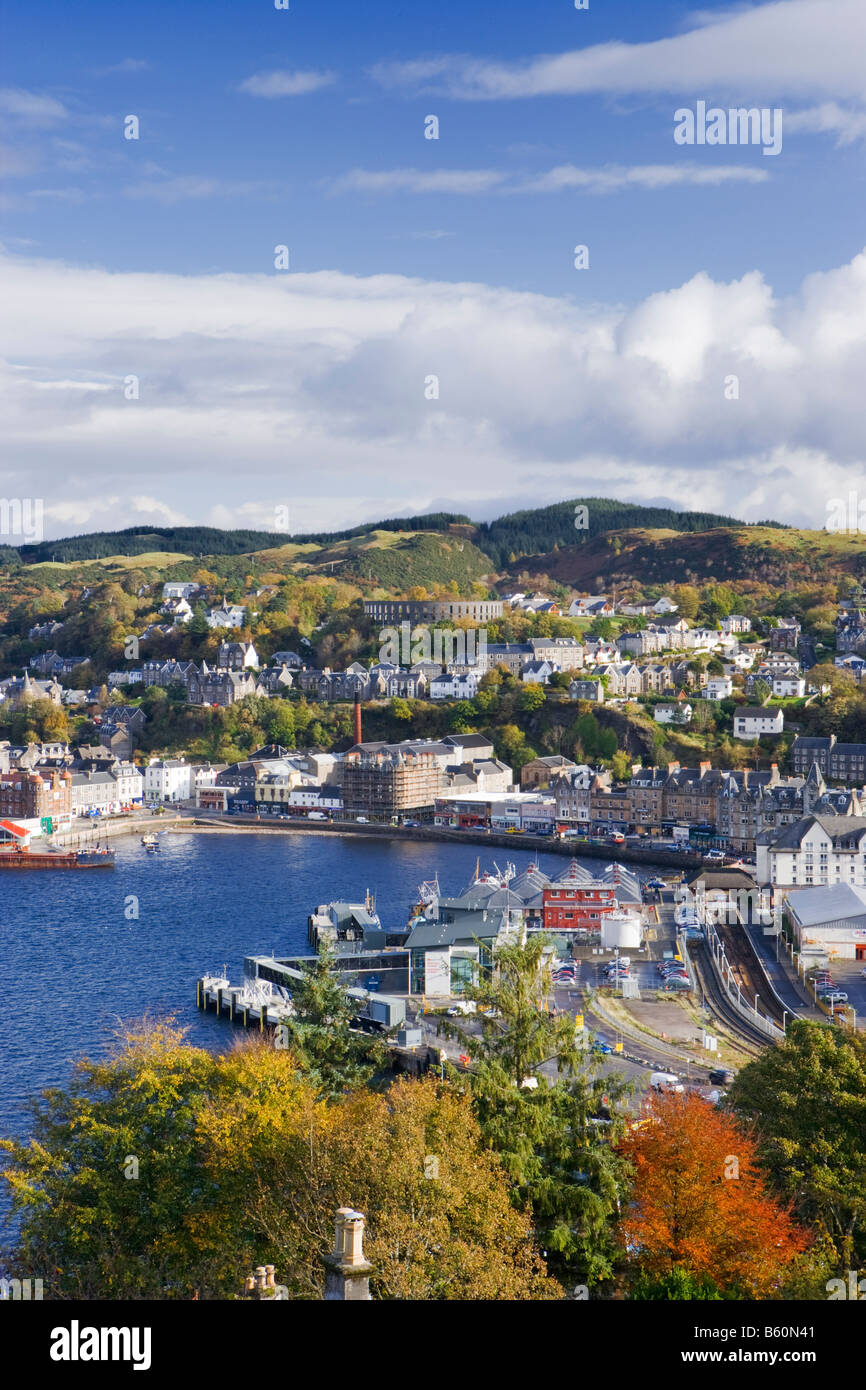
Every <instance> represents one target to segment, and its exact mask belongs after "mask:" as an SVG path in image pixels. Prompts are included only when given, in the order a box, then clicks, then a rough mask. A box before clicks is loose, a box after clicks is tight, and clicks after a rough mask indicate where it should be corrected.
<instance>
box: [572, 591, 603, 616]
mask: <svg viewBox="0 0 866 1390" xmlns="http://www.w3.org/2000/svg"><path fill="white" fill-rule="evenodd" d="M568 615H569V617H570V618H611V617H613V604H612V603H611V601H610V599H609V598H608V597H607V595H606V594H581V596H580V597H579V598H576V599H573V600H572V602H571V606H570V607H569V610H568Z"/></svg>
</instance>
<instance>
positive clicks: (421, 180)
mask: <svg viewBox="0 0 866 1390" xmlns="http://www.w3.org/2000/svg"><path fill="white" fill-rule="evenodd" d="M768 177H769V175H768V173H767V171H766V170H765V169H750V168H748V167H746V166H742V167H741V166H739V165H733V164H719V165H716V166H713V165H698V164H685V163H683V164H639V165H635V166H632V167H631V168H627V167H626V168H624V167H622V166H620V165H616V164H608V165H605V166H604V167H603V168H599V169H579V168H577V166H576V165H574V164H560V165H558V166H557V168H555V169H550V170H548V171H547V172H546V173H544V174H535V175H532V176H530V177H524V176H521V175H518V174H510V173H507V172H506V171H504V170H501V169H433V170H424V169H379V170H374V169H352V170H351V171H350V172H349V173H348V174H343V175H342V176H341V177H340V178H338V179H335V181H334V183H333V184H332V185H331V187H332V190H333V191H334V192H335V193H440V194H441V193H458V194H475V193H493V192H500V193H559V192H561V191H562V190H563V189H568V188H579V189H581V190H582V191H583V192H586V193H614V192H616V191H617V190H618V189H621V188H645V189H657V188H671V187H673V186H675V185H679V186H682V185H688V184H694V185H709V186H717V185H719V184H723V183H763V182H764V181H765V180H766V179H767V178H768Z"/></svg>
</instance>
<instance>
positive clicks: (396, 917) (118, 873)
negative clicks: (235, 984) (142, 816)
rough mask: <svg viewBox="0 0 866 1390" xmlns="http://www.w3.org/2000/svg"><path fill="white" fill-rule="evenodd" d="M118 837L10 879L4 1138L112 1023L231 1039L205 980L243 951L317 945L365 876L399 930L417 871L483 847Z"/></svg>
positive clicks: (233, 973) (485, 858) (457, 865)
mask: <svg viewBox="0 0 866 1390" xmlns="http://www.w3.org/2000/svg"><path fill="white" fill-rule="evenodd" d="M115 843H116V845H117V863H116V867H115V868H114V870H107V871H106V872H105V873H82V874H75V873H70V874H41V873H28V874H4V875H3V876H2V877H0V964H2V989H0V1080H2V1084H0V1134H2V1135H6V1136H11V1135H23V1134H25V1133H26V1132H27V1131H28V1127H29V1111H28V1105H27V1101H28V1097H30V1096H34V1095H37V1094H38V1093H39V1092H40V1091H41V1090H42V1089H43V1088H45V1087H47V1086H56V1085H62V1084H64V1083H65V1082H66V1081H67V1080H68V1078H69V1075H70V1069H71V1062H72V1060H73V1059H74V1058H76V1057H78V1056H81V1055H82V1054H87V1055H89V1056H94V1057H95V1056H98V1055H99V1054H100V1053H101V1052H102V1051H103V1049H104V1048H105V1047H106V1045H107V1044H108V1043H109V1042H110V1039H111V1033H112V1030H113V1029H114V1028H115V1027H116V1026H117V1022H118V1020H121V1019H122V1020H130V1019H135V1018H140V1017H141V1016H142V1015H143V1014H145V1013H147V1014H150V1015H157V1016H159V1015H164V1014H167V1013H173V1014H175V1015H176V1016H177V1018H178V1019H179V1021H180V1022H181V1023H183V1024H184V1025H186V1026H188V1027H189V1030H190V1034H189V1036H190V1040H191V1041H194V1042H195V1043H197V1044H199V1045H201V1046H205V1047H211V1048H214V1049H222V1048H225V1047H226V1045H227V1044H228V1042H229V1029H228V1028H227V1026H226V1025H225V1024H222V1023H219V1022H218V1021H217V1020H216V1019H215V1018H214V1017H212V1016H206V1015H202V1014H201V1013H199V1012H197V1010H196V1008H195V981H196V979H197V978H198V977H199V976H200V975H201V974H203V973H204V972H205V971H222V970H223V967H224V966H225V968H226V973H227V974H228V975H229V977H230V978H231V979H232V980H236V981H237V980H240V977H241V974H242V968H243V958H244V956H245V955H253V954H272V953H278V954H306V953H308V952H309V949H310V948H309V945H308V943H307V929H306V925H307V916H308V914H309V912H310V911H311V910H312V909H313V908H315V907H316V905H317V904H318V903H321V902H328V901H331V900H332V899H336V898H340V897H344V898H348V899H350V900H355V901H357V900H362V899H363V896H364V892H365V890H366V889H368V888H369V889H370V890H371V891H372V892H373V893H374V894H375V895H376V905H377V909H378V911H379V914H380V916H381V918H382V922H383V925H384V926H386V927H389V926H393V927H397V926H400V925H402V924H404V923H405V921H406V915H407V912H408V909H409V907H410V905H411V904H412V903H413V902H414V901H415V900H416V891H417V887H418V885H419V884H420V883H422V882H423V881H424V880H427V879H430V878H433V877H434V876H435V875H436V874H437V873H438V875H439V881H440V884H441V886H442V890H443V892H449V893H456V892H459V891H460V890H461V889H463V888H464V887H466V886H467V884H468V883H469V881H470V880H471V878H472V877H473V874H474V870H475V864H476V860H477V859H478V857H479V850H478V847H477V846H474V845H465V846H464V845H453V844H451V845H445V844H437V843H435V842H432V843H428V842H423V843H412V842H409V841H392V840H385V839H382V840H379V839H369V838H366V837H363V838H362V837H360V836H351V835H349V836H345V837H343V836H341V837H339V838H337V837H335V836H333V835H326V834H322V835H317V834H314V833H310V832H299V833H297V834H291V833H288V834H261V835H258V834H248V833H243V832H238V833H225V834H194V833H189V832H187V833H179V834H163V835H161V836H160V848H159V850H158V851H157V852H155V853H154V852H148V851H147V850H146V849H145V848H144V846H142V845H141V843H140V841H139V839H138V838H137V837H135V838H133V837H130V838H128V839H120V840H117V841H116V842H115ZM494 859H495V860H496V862H497V863H498V864H499V865H500V867H504V865H505V862H506V860H508V859H510V860H511V862H513V863H514V864H515V865H516V866H517V868H518V869H521V868H525V867H526V865H527V864H529V863H531V862H537V863H538V864H539V865H540V867H541V868H543V869H545V870H546V871H548V872H550V873H552V874H559V873H561V872H562V870H563V868H564V867H565V864H566V862H567V861H565V860H563V858H562V857H561V856H559V855H550V854H548V855H545V854H533V853H530V852H528V851H520V850H518V849H516V848H515V849H514V850H510V849H509V851H505V850H496V849H493V850H491V851H489V852H488V853H487V854H485V853H484V852H483V851H482V852H481V867H482V869H484V868H492V867H493V861H494ZM585 862H586V864H587V867H589V868H591V869H594V870H598V869H599V868H601V867H602V864H601V863H600V861H598V860H592V861H585ZM135 911H137V913H138V916H137V917H135V916H134V915H133V913H134V912H135ZM0 1203H2V1205H3V1206H5V1201H4V1200H3V1195H2V1194H0Z"/></svg>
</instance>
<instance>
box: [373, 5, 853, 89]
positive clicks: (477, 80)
mask: <svg viewBox="0 0 866 1390" xmlns="http://www.w3.org/2000/svg"><path fill="white" fill-rule="evenodd" d="M864 50H866V6H864V5H863V0H771V2H770V3H768V4H762V5H754V6H749V7H747V8H738V9H734V10H732V11H723V12H722V13H717V14H715V15H713V14H711V13H710V14H707V13H704V14H702V15H700V16H698V18H697V21H695V20H694V19H693V27H692V28H690V29H688V30H687V31H686V32H685V33H681V34H677V35H674V36H673V37H671V38H665V39H656V40H653V41H650V42H647V43H621V42H613V43H602V44H590V45H588V46H587V47H586V48H582V49H577V50H574V51H572V52H567V53H560V54H552V55H542V56H539V57H536V58H531V59H529V60H528V61H525V62H518V63H499V62H495V61H490V60H486V59H478V58H471V57H465V56H445V57H437V58H434V59H430V60H421V61H412V62H405V63H383V64H379V65H378V66H377V67H375V68H373V69H372V75H373V76H374V78H376V80H377V81H379V82H380V83H382V84H383V85H384V86H388V87H396V88H405V89H409V90H417V89H419V88H421V89H424V90H432V91H436V92H443V93H445V94H447V95H448V96H452V97H457V98H463V99H468V100H491V99H493V100H496V99H498V100H501V99H516V98H524V97H538V96H571V95H575V94H579V93H593V92H598V93H613V94H618V95H623V94H628V93H647V92H656V93H661V92H692V93H694V94H695V95H696V96H703V95H706V94H707V93H708V92H713V93H715V94H721V93H723V92H726V93H727V92H729V93H732V94H736V95H739V96H743V95H744V94H746V93H749V94H751V95H752V97H753V98H754V99H755V100H757V99H758V97H759V96H760V97H761V98H762V100H763V101H764V102H765V103H768V102H770V101H771V100H773V99H775V98H778V97H781V96H785V97H789V98H806V99H809V100H811V99H814V98H815V97H819V98H820V97H824V98H826V99H828V100H838V99H842V100H845V99H855V100H859V101H863V100H866V68H864V64H863V53H864Z"/></svg>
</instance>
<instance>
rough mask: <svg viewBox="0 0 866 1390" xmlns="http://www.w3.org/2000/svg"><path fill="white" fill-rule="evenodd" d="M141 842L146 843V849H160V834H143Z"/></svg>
mask: <svg viewBox="0 0 866 1390" xmlns="http://www.w3.org/2000/svg"><path fill="white" fill-rule="evenodd" d="M141 843H142V844H143V845H144V847H145V849H159V835H158V834H155V833H153V832H151V833H149V834H147V835H142V837H141Z"/></svg>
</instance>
